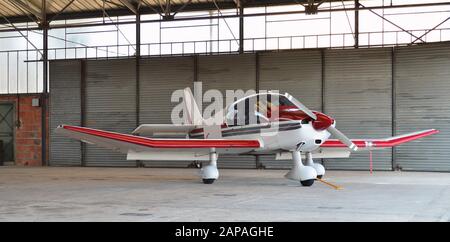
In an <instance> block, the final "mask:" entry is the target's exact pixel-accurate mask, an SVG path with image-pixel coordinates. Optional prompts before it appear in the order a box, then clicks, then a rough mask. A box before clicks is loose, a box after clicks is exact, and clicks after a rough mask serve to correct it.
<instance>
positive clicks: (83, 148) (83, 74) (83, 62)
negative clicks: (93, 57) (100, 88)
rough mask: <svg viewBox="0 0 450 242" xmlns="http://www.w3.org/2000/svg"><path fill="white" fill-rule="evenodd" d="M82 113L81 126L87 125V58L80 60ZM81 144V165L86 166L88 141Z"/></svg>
mask: <svg viewBox="0 0 450 242" xmlns="http://www.w3.org/2000/svg"><path fill="white" fill-rule="evenodd" d="M80 65H81V66H80V70H81V75H80V77H81V78H80V109H81V110H80V111H81V112H80V113H81V120H80V121H81V127H86V77H87V75H86V73H87V70H86V60H81V61H80ZM80 145H81V166H86V143H84V142H80Z"/></svg>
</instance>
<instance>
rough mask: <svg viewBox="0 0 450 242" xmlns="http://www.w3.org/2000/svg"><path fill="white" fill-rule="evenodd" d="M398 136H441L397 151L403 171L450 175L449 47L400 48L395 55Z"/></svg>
mask: <svg viewBox="0 0 450 242" xmlns="http://www.w3.org/2000/svg"><path fill="white" fill-rule="evenodd" d="M395 90H396V92H395V93H396V107H395V109H396V118H397V121H396V127H397V134H402V133H405V132H413V131H416V130H420V129H430V128H435V129H439V130H440V131H441V132H440V133H439V134H437V135H433V136H432V137H427V138H425V139H422V140H420V141H416V142H413V143H409V144H405V145H402V146H399V147H397V148H395V150H396V153H395V158H396V159H395V165H398V166H399V167H401V168H402V169H403V170H419V171H450V45H449V44H446V45H434V46H414V47H404V48H398V49H397V50H396V53H395Z"/></svg>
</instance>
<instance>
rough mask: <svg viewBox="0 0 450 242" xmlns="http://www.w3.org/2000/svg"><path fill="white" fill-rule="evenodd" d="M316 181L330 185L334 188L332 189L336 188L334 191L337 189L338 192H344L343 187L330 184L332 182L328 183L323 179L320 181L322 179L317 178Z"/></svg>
mask: <svg viewBox="0 0 450 242" xmlns="http://www.w3.org/2000/svg"><path fill="white" fill-rule="evenodd" d="M316 180H318V181H320V182H322V183H324V184H325V185H328V186H330V187H332V188H334V189H336V190H342V189H344V188H343V187H341V186H338V185H334V184H332V183H330V182H327V181H325V180H322V179H320V178H316Z"/></svg>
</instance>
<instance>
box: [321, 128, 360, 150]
mask: <svg viewBox="0 0 450 242" xmlns="http://www.w3.org/2000/svg"><path fill="white" fill-rule="evenodd" d="M327 131H328V132H330V133H331V134H332V135H333V136H334V137H336V138H337V139H338V140H339V141H341V142H342V143H343V144H345V145H346V146H348V148H350V149H351V150H353V151H357V150H358V146H356V145H355V144H354V143H353V142H352V141H351V140H350V139H349V138H347V136H345V135H344V134H343V133H342V132H341V131H339V130H338V129H336V128H335V127H333V126H330V127H328V128H327Z"/></svg>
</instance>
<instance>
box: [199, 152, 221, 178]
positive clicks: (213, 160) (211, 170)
mask: <svg viewBox="0 0 450 242" xmlns="http://www.w3.org/2000/svg"><path fill="white" fill-rule="evenodd" d="M209 161H210V162H209V164H208V165H206V166H204V167H203V168H202V169H201V175H202V179H203V183H205V184H213V183H214V181H215V180H217V178H219V170H218V169H217V153H216V150H215V149H214V148H213V149H211V151H210V152H209Z"/></svg>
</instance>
